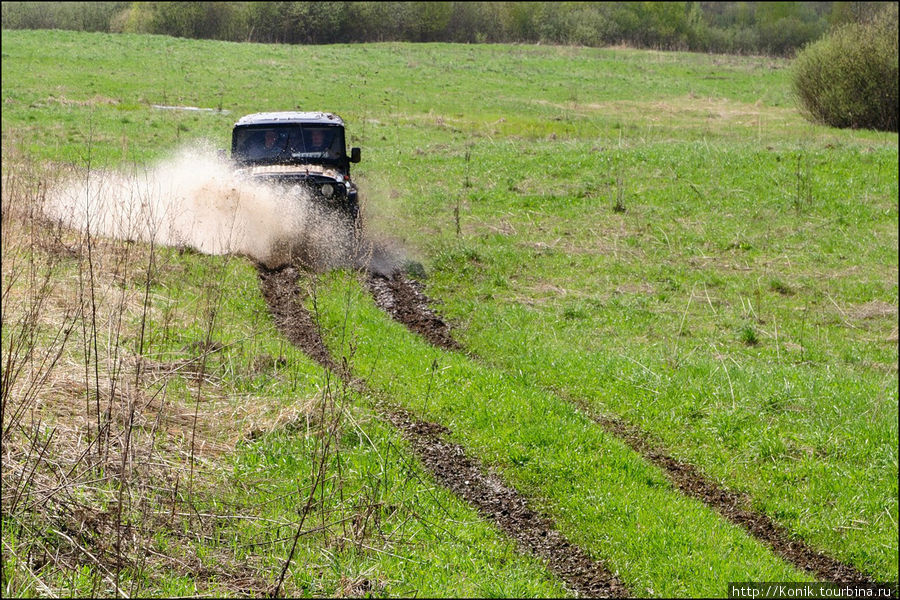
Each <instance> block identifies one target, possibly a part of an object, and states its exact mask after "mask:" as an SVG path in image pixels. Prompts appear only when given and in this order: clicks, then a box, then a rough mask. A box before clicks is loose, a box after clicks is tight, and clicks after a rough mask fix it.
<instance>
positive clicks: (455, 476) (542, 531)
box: [257, 265, 628, 598]
mask: <svg viewBox="0 0 900 600" xmlns="http://www.w3.org/2000/svg"><path fill="white" fill-rule="evenodd" d="M257 270H258V272H259V281H260V288H261V290H262V294H263V297H264V298H265V300H266V304H267V305H268V307H269V312H270V313H271V314H272V318H273V319H274V321H275V325H276V327H277V328H278V330H279V331H281V332H282V334H284V335H285V337H287V338H288V340H290V341H291V343H293V344H295V345H296V346H298V347H299V348H300V349H302V350H303V351H304V352H306V353H307V355H309V357H310V358H312V359H313V360H315V361H316V362H317V363H319V364H320V365H321V366H323V367H326V368H328V369H330V370H332V371H333V372H334V373H335V374H337V375H338V376H340V377H341V378H342V379H343V380H344V381H346V382H347V383H348V384H350V385H353V386H354V387H355V388H357V389H359V390H360V391H366V390H365V388H366V384H365V382H363V381H361V380H360V379H358V378H352V377H351V376H350V374H349V373H348V372H347V370H345V369H339V368H338V365H337V363H336V362H335V360H334V359H333V358H332V356H331V354H330V353H329V351H328V349H327V347H326V346H325V344H324V342H323V340H322V337H321V335H320V333H319V330H318V327H317V326H316V324H315V322H314V321H313V319H312V316H311V315H310V314H309V312H308V311H307V310H306V307H304V306H303V304H302V296H301V293H300V290H299V287H298V285H297V283H298V280H299V278H300V275H301V273H300V271H299V270H298V269H297V268H296V267H287V268H284V269H280V270H268V269H266V268H265V267H263V266H261V265H257ZM384 279H388V278H384ZM402 298H403V300H402V301H403V302H410V301H413V300H414V301H416V302H418V301H419V300H420V297H419V296H416V295H414V294H410V295H403V296H402ZM406 308H407V309H408V310H401V311H399V312H400V314H414V313H415V312H416V311H418V310H419V306H418V305H416V306H414V307H409V306H407V307H406ZM426 308H427V305H426ZM429 312H430V311H429ZM432 314H433V313H432ZM424 322H426V323H432V324H433V325H434V326H435V327H437V328H439V331H440V332H442V333H439V334H438V335H436V336H435V339H438V340H446V339H450V340H451V341H453V340H452V338H449V337H447V338H445V337H443V335H444V333H447V334H448V335H449V330H448V329H447V328H446V325H443V321H441V320H440V319H437V318H435V319H428V318H426V320H425V321H424ZM453 343H454V344H456V343H455V341H454V342H453ZM457 347H458V346H454V348H457ZM379 408H380V409H381V410H382V411H383V413H384V418H385V419H386V420H387V421H389V422H390V423H391V424H392V425H394V427H396V428H397V429H398V430H399V431H400V432H401V434H402V435H403V436H404V437H405V438H406V439H407V440H408V441H409V442H410V444H411V446H412V448H413V450H414V451H415V453H416V455H417V456H418V457H419V459H420V460H421V462H422V464H423V465H424V466H425V468H427V469H428V470H429V472H431V473H432V475H433V476H434V477H435V479H436V480H437V481H438V482H439V483H441V484H442V485H444V486H445V487H446V488H448V489H449V490H450V491H452V492H453V493H455V494H457V495H458V496H460V497H462V498H464V499H465V500H466V501H468V502H469V503H470V504H471V505H473V506H474V507H475V508H476V509H477V510H478V511H479V513H481V514H482V516H484V517H485V518H487V519H489V520H490V521H492V522H493V523H494V524H495V525H497V526H498V527H499V528H500V529H501V530H503V531H504V532H505V533H506V534H507V535H509V536H510V537H511V538H512V539H514V540H516V542H517V543H518V544H519V547H520V548H521V549H523V550H524V551H526V552H528V553H530V554H532V555H534V556H537V557H539V558H541V559H542V560H543V561H544V563H545V564H546V566H547V567H548V568H549V569H550V570H551V571H552V572H553V573H554V574H556V575H557V576H558V577H559V578H560V579H561V580H562V581H563V582H564V583H565V584H566V586H568V587H569V589H571V590H572V591H574V592H575V593H576V594H577V595H578V596H579V597H591V598H608V597H615V598H622V597H627V596H628V589H627V588H626V587H625V586H624V584H623V583H622V582H621V581H620V580H619V579H618V577H617V576H616V575H614V574H612V573H610V572H609V571H608V570H607V569H606V567H605V566H604V565H603V563H602V562H600V561H595V560H593V559H591V558H590V557H589V556H588V555H587V554H586V553H585V552H584V551H583V550H582V549H581V548H579V547H578V546H575V545H574V544H572V543H571V542H569V541H568V540H566V539H565V537H564V536H563V535H562V534H561V533H560V532H559V531H558V530H557V528H556V527H555V525H554V524H553V522H552V521H551V520H550V519H549V518H547V517H546V516H543V515H541V514H539V513H537V512H535V511H533V510H531V509H530V508H529V507H528V503H527V501H526V499H525V498H524V497H522V496H520V495H519V494H518V492H516V491H515V490H514V489H512V488H510V487H508V486H506V485H505V484H504V483H503V482H502V481H501V480H500V478H499V477H497V476H496V475H493V474H486V473H485V470H484V469H483V468H482V467H481V466H480V465H479V464H478V463H477V462H476V461H475V460H473V459H471V458H469V457H468V456H466V454H465V450H464V449H463V447H462V446H460V445H458V444H454V443H451V442H448V441H446V440H445V439H444V438H445V437H446V435H447V434H448V433H449V432H450V431H449V429H447V428H446V427H443V426H442V425H438V424H436V423H429V422H426V421H419V420H416V419H415V418H413V417H412V416H411V415H410V414H409V413H408V412H406V411H405V410H403V409H400V408H396V407H389V406H386V405H384V404H380V405H379Z"/></svg>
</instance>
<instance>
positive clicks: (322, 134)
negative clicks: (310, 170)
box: [306, 128, 337, 158]
mask: <svg viewBox="0 0 900 600" xmlns="http://www.w3.org/2000/svg"><path fill="white" fill-rule="evenodd" d="M307 134H308V135H307V136H306V151H307V152H315V153H319V154H322V155H323V156H326V157H328V158H334V157H335V156H337V154H336V153H335V152H334V151H333V150H332V148H331V140H330V139H329V136H328V135H327V133H326V131H325V130H324V129H320V128H315V129H308V130H307Z"/></svg>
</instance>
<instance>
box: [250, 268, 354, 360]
mask: <svg viewBox="0 0 900 600" xmlns="http://www.w3.org/2000/svg"><path fill="white" fill-rule="evenodd" d="M256 270H257V273H259V287H260V290H261V291H262V295H263V298H264V299H265V301H266V305H267V306H268V307H269V314H271V315H272V319H273V320H274V321H275V327H277V328H278V330H279V331H280V332H281V333H282V334H284V336H285V337H286V338H287V339H288V341H289V342H291V343H292V344H294V345H295V346H298V347H299V348H302V349H303V351H304V352H305V353H306V354H307V355H308V356H309V357H310V358H312V359H313V360H315V361H316V362H317V363H319V364H320V365H322V366H323V367H325V368H326V369H331V370H332V371H334V372H335V373H337V374H338V375H343V373H342V370H341V369H340V368H339V367H338V365H337V363H335V362H334V359H333V358H331V353H330V352H329V351H328V348H326V347H325V343H324V342H323V341H322V336H321V334H320V332H319V328H318V326H317V325H316V323H315V322H314V321H313V319H312V316H311V315H310V314H309V311H307V310H306V307H304V306H303V296H302V294H301V293H300V287H299V286H298V284H297V282H298V280H299V279H300V270H299V269H298V268H297V267H295V266H289V267H285V268H283V269H271V270H270V269H267V268H266V267H265V266H263V265H261V264H258V265H257V266H256Z"/></svg>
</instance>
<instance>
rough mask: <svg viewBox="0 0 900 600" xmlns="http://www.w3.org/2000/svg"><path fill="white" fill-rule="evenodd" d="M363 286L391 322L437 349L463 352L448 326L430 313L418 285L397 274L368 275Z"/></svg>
mask: <svg viewBox="0 0 900 600" xmlns="http://www.w3.org/2000/svg"><path fill="white" fill-rule="evenodd" d="M366 284H367V285H368V287H369V291H370V292H371V294H372V297H373V298H374V300H375V304H377V305H378V307H379V308H381V309H382V310H383V311H385V312H386V313H388V314H389V315H391V317H393V318H394V320H396V321H399V322H400V323H402V324H404V325H406V326H407V327H408V328H409V329H410V330H411V331H413V332H415V333H417V334H419V335H421V336H422V337H424V338H425V339H426V340H428V341H429V342H431V343H432V344H433V345H435V346H437V347H438V348H444V349H446V350H462V346H461V345H460V343H459V342H457V341H456V340H455V339H453V336H452V335H450V326H449V325H448V324H447V323H446V322H445V321H444V320H443V319H441V318H440V317H439V316H438V315H437V313H435V312H434V311H433V310H431V304H433V302H432V301H431V300H429V299H428V297H427V296H425V294H424V293H423V286H422V284H421V283H419V282H418V281H416V280H414V279H409V278H407V277H405V276H404V275H403V274H402V273H400V272H399V271H398V272H395V273H393V274H391V275H381V274H378V273H370V274H369V275H368V277H367V278H366Z"/></svg>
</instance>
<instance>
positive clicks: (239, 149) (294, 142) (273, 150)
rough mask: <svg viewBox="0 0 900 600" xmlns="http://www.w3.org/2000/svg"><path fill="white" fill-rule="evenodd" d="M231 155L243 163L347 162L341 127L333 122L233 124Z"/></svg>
mask: <svg viewBox="0 0 900 600" xmlns="http://www.w3.org/2000/svg"><path fill="white" fill-rule="evenodd" d="M231 154H232V157H233V158H234V159H235V160H237V161H239V162H244V163H258V164H271V163H284V162H297V163H333V164H340V163H345V162H347V157H346V151H345V145H344V129H343V127H338V126H334V125H318V124H315V125H314V124H310V125H301V124H297V123H293V124H290V125H259V126H256V125H254V126H247V127H237V128H235V130H234V135H233V137H232V140H231Z"/></svg>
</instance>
